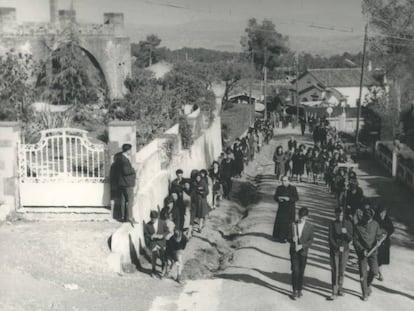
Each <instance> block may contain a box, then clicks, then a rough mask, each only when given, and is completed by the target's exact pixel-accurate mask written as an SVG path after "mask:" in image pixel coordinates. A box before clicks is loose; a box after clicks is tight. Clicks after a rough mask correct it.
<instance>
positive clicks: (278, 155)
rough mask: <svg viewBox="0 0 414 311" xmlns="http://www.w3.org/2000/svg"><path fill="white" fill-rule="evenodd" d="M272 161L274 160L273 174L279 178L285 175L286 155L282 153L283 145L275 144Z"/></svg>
mask: <svg viewBox="0 0 414 311" xmlns="http://www.w3.org/2000/svg"><path fill="white" fill-rule="evenodd" d="M273 162H275V175H276V179H277V180H279V179H280V177H281V176H284V175H285V165H286V156H285V154H284V153H283V147H282V146H281V145H279V146H277V148H276V150H275V153H274V154H273Z"/></svg>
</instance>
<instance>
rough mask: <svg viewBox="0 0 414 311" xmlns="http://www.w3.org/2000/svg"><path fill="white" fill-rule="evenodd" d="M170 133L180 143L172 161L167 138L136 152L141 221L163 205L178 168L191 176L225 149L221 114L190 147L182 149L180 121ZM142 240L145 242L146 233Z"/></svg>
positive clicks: (137, 203)
mask: <svg viewBox="0 0 414 311" xmlns="http://www.w3.org/2000/svg"><path fill="white" fill-rule="evenodd" d="M189 117H190V118H191V115H190V116H189ZM166 134H169V135H175V136H176V139H177V142H178V144H177V145H178V146H177V147H178V148H176V150H175V152H174V153H173V155H172V158H171V160H170V159H167V158H166V156H165V151H164V150H163V148H162V145H163V143H165V141H166V140H167V138H157V139H155V140H153V141H152V142H151V143H150V144H148V145H147V146H145V147H144V148H143V149H141V150H140V151H139V152H137V154H136V165H137V188H136V192H135V204H134V218H135V220H136V221H137V222H138V223H139V224H143V222H147V221H149V214H150V211H151V210H154V209H155V210H156V209H157V208H158V207H159V208H162V207H163V202H164V198H165V197H166V196H167V195H168V190H169V184H170V182H171V181H172V180H173V179H174V178H175V171H176V170H177V169H179V168H180V169H182V170H183V171H184V177H190V173H191V171H192V170H193V169H199V170H200V169H203V168H204V169H207V168H208V167H209V166H210V165H211V163H212V162H213V161H214V159H217V158H218V157H219V155H220V153H221V151H222V143H221V118H220V116H218V115H216V116H215V118H214V120H213V122H212V123H211V125H210V127H209V128H208V129H205V130H202V132H201V135H200V136H199V137H198V138H196V139H195V140H194V142H193V144H192V145H191V147H190V148H189V149H182V148H181V144H180V143H179V141H180V139H179V133H178V124H177V125H175V126H173V127H172V128H171V129H169V130H168V131H166ZM141 241H144V239H143V236H142V237H141Z"/></svg>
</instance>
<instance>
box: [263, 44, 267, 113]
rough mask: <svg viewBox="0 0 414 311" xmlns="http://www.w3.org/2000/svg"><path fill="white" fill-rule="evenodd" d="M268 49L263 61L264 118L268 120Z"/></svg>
mask: <svg viewBox="0 0 414 311" xmlns="http://www.w3.org/2000/svg"><path fill="white" fill-rule="evenodd" d="M266 51H267V49H266V48H265V50H264V62H263V65H264V66H263V67H264V68H263V69H264V82H263V103H264V106H265V115H264V119H265V120H267V102H266V95H267V59H266V56H267V55H266Z"/></svg>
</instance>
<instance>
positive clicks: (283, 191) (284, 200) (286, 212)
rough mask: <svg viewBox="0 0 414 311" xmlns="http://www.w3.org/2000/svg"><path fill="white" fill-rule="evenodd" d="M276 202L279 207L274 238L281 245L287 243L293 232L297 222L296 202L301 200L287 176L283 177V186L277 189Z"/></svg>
mask: <svg viewBox="0 0 414 311" xmlns="http://www.w3.org/2000/svg"><path fill="white" fill-rule="evenodd" d="M274 200H275V201H276V202H278V205H279V207H278V209H277V213H276V219H275V224H274V227H273V238H274V239H275V240H276V241H279V242H281V243H286V240H287V238H288V236H289V232H290V231H291V224H292V223H293V222H294V221H295V212H296V211H295V209H296V204H295V202H296V201H298V200H299V196H298V192H297V190H296V187H295V186H292V185H290V184H289V178H288V177H287V176H283V177H282V185H281V186H279V187H277V189H276V193H275V196H274Z"/></svg>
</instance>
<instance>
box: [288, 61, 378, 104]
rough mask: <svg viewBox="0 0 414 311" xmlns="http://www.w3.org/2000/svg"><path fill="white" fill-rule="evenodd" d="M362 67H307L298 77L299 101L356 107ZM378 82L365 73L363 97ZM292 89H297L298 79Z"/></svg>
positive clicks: (302, 102)
mask: <svg viewBox="0 0 414 311" xmlns="http://www.w3.org/2000/svg"><path fill="white" fill-rule="evenodd" d="M360 79H361V68H323V69H307V70H306V71H305V72H304V73H302V74H301V75H299V77H298V82H297V83H298V93H299V101H300V103H301V104H303V105H307V103H309V105H312V103H311V102H321V105H325V106H338V105H341V104H344V105H345V106H348V107H356V105H357V100H358V97H359V85H360ZM377 84H378V83H377V82H376V81H375V80H374V79H373V78H372V76H371V74H370V73H369V72H366V73H365V74H364V80H363V88H362V98H365V95H366V94H367V93H368V88H369V87H370V86H373V85H377ZM292 87H293V88H292V91H293V92H295V91H296V80H294V81H292Z"/></svg>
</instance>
